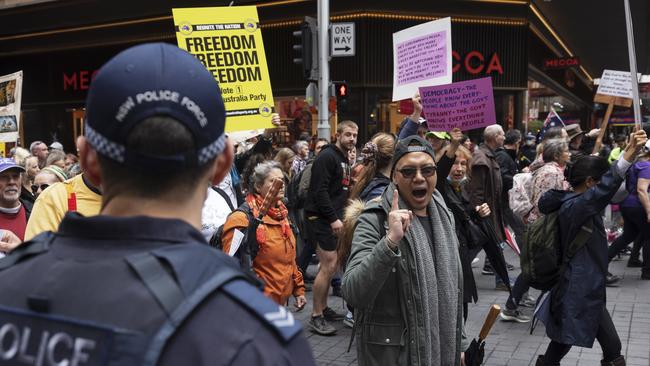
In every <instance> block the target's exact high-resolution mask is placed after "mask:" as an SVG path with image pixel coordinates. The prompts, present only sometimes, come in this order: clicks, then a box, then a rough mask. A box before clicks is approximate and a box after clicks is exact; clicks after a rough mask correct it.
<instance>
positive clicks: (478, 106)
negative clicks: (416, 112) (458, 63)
mask: <svg viewBox="0 0 650 366" xmlns="http://www.w3.org/2000/svg"><path fill="white" fill-rule="evenodd" d="M420 97H421V98H422V106H423V108H424V115H425V116H426V119H427V123H428V126H429V130H431V131H450V130H452V129H454V128H456V127H458V128H460V129H461V130H463V131H467V130H473V129H476V128H481V127H485V126H489V125H493V124H495V123H496V116H495V113H494V95H493V93H492V78H490V77H486V78H481V79H474V80H467V81H461V82H458V83H453V84H447V85H438V86H427V87H421V88H420Z"/></svg>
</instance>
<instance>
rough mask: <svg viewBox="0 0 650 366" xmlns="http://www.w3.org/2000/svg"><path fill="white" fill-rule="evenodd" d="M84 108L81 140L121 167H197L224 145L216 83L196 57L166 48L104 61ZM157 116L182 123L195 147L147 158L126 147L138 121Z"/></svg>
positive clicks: (144, 48) (152, 46)
mask: <svg viewBox="0 0 650 366" xmlns="http://www.w3.org/2000/svg"><path fill="white" fill-rule="evenodd" d="M86 109H87V112H86V124H85V136H86V139H87V140H88V142H89V143H90V145H91V146H92V147H93V148H94V149H95V150H96V151H97V152H98V153H99V154H100V155H102V156H105V157H107V158H109V159H111V160H114V161H116V162H118V163H121V164H125V165H130V166H137V167H151V168H159V167H165V168H168V169H169V168H176V167H183V166H190V165H203V164H205V163H207V162H209V161H210V160H212V159H213V158H214V157H216V156H217V155H218V154H220V153H221V152H222V151H223V150H224V148H225V145H226V136H225V135H224V126H225V118H226V112H225V107H224V104H223V100H222V99H221V90H220V88H219V85H218V83H217V82H216V80H215V79H214V77H213V76H212V74H210V72H208V70H207V69H206V68H205V67H204V66H203V64H202V63H201V62H200V61H199V60H198V59H196V58H195V57H194V56H192V55H190V54H189V53H187V52H185V51H183V50H181V49H180V48H178V47H176V46H173V45H170V44H166V43H147V44H142V45H138V46H134V47H131V48H128V49H126V50H125V51H122V52H120V53H119V54H118V55H116V56H115V57H113V58H112V59H111V60H109V61H108V62H107V63H106V64H105V65H104V66H102V67H101V69H100V70H99V72H98V73H97V76H96V77H95V79H94V80H93V82H92V84H91V86H90V90H89V92H88V97H87V99H86ZM161 115H164V116H169V117H171V118H173V119H175V120H177V121H179V122H180V123H182V124H183V125H184V126H185V127H186V128H187V129H188V130H189V131H190V132H191V134H192V136H193V138H194V145H195V149H193V150H192V151H187V152H185V153H182V154H177V155H173V156H151V155H145V154H142V153H139V152H137V151H132V150H129V149H128V148H127V147H126V143H127V139H128V137H129V134H130V132H131V131H132V130H133V128H134V127H136V126H137V125H138V123H140V122H142V121H143V120H145V119H147V118H149V117H153V116H161Z"/></svg>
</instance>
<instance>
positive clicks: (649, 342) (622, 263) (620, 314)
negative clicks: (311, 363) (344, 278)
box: [291, 251, 650, 366]
mask: <svg viewBox="0 0 650 366" xmlns="http://www.w3.org/2000/svg"><path fill="white" fill-rule="evenodd" d="M506 257H507V258H508V261H509V262H510V263H512V264H514V265H516V266H517V267H519V266H518V262H519V261H518V258H517V257H516V256H515V255H514V254H512V252H511V251H508V253H506ZM627 258H628V257H627V256H623V257H622V259H621V260H618V261H614V262H612V263H611V264H610V267H609V270H610V272H612V273H613V274H616V275H618V276H620V277H622V279H621V281H620V282H619V286H618V287H609V288H608V289H607V308H608V309H609V311H610V313H611V314H612V319H613V320H614V324H615V325H616V329H617V331H618V334H619V336H620V337H621V343H622V344H623V351H622V353H623V355H624V356H625V358H626V361H627V365H630V366H650V281H641V280H640V279H639V277H640V273H641V270H640V268H627V267H626V264H627ZM482 263H483V259H482V257H481V261H480V264H481V265H482ZM315 270H316V267H315V266H312V267H311V268H310V272H311V271H315ZM518 272H519V269H518V268H517V269H515V270H514V271H512V272H510V274H511V276H512V278H513V279H514V278H516V275H517V274H518ZM312 273H313V272H312ZM474 276H475V278H476V282H477V286H478V288H479V302H478V304H471V305H470V307H469V318H468V321H467V325H466V331H467V335H468V337H477V336H478V333H479V330H480V328H481V326H482V325H483V320H484V319H485V316H486V314H487V312H488V308H489V307H490V305H492V304H499V305H501V306H503V305H504V303H505V301H506V299H507V293H506V292H501V291H495V290H494V278H493V277H491V276H483V275H481V267H480V266H479V267H477V268H474ZM330 293H331V291H330ZM531 294H533V295H537V293H533V291H532V290H531ZM307 299H308V305H307V306H306V308H305V309H304V310H303V311H301V312H299V313H295V316H296V318H297V319H299V320H300V321H301V322H302V323H303V325H304V326H305V335H306V336H307V337H308V338H309V342H310V343H311V345H312V349H313V352H314V356H315V357H316V360H317V361H318V364H319V365H337V366H338V365H341V366H343V365H356V364H357V362H356V348H355V345H354V344H353V345H352V349H351V351H350V352H349V353H348V352H347V348H348V344H349V342H350V334H351V329H349V328H347V327H345V326H344V325H343V323H342V322H336V323H334V326H335V327H336V328H337V329H338V332H337V334H336V335H335V336H330V337H323V336H319V335H316V334H314V333H311V332H310V331H309V328H308V326H307V322H308V321H309V315H310V314H311V305H312V302H311V292H308V293H307ZM291 301H292V303H291V306H293V300H291ZM329 306H330V307H332V308H333V309H335V310H336V311H338V312H344V310H343V309H344V306H343V301H342V299H341V298H339V297H333V296H330V298H329ZM524 309H525V308H524ZM525 310H529V309H525ZM526 313H527V314H530V313H531V311H527V312H526ZM529 332H530V323H527V324H520V323H510V322H503V321H501V320H497V322H496V323H495V325H494V327H493V328H492V332H491V333H490V336H489V337H488V339H487V342H486V347H485V363H484V365H492V366H506V365H515V366H519V365H522V366H523V365H526V366H529V365H534V364H535V359H536V358H537V355H538V354H541V353H543V352H544V351H545V350H546V346H547V345H548V342H549V340H548V338H546V336H545V332H544V325H543V324H541V323H538V325H537V327H536V328H535V331H534V332H533V334H532V335H531V334H529ZM601 356H602V355H601V350H600V346H599V345H598V342H597V341H596V342H595V343H594V347H593V348H591V349H588V348H579V347H574V348H573V349H572V350H571V352H569V354H568V355H567V356H566V357H565V358H564V360H563V361H562V365H563V366H564V365H571V366H576V365H577V366H598V365H600V359H601Z"/></svg>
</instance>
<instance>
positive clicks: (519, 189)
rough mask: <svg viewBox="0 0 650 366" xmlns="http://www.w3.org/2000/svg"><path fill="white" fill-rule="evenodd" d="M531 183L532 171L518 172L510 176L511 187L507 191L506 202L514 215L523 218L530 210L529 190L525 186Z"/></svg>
mask: <svg viewBox="0 0 650 366" xmlns="http://www.w3.org/2000/svg"><path fill="white" fill-rule="evenodd" d="M532 183H533V173H519V174H515V175H514V177H512V188H511V189H510V190H509V191H508V204H509V206H510V209H511V210H512V212H514V214H515V215H517V216H518V217H520V218H521V219H524V218H525V217H526V216H527V215H528V214H529V213H530V212H531V211H532V210H533V203H532V202H531V200H530V192H529V191H528V188H527V187H530V185H531V184H532Z"/></svg>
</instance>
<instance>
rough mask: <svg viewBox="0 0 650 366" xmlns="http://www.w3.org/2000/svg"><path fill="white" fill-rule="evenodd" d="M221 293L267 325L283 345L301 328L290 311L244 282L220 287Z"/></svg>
mask: <svg viewBox="0 0 650 366" xmlns="http://www.w3.org/2000/svg"><path fill="white" fill-rule="evenodd" d="M222 291H224V292H225V293H227V294H228V295H230V296H231V297H232V298H234V299H235V300H236V301H237V302H239V303H240V304H241V305H242V306H244V307H246V308H248V309H249V310H250V311H251V312H252V313H253V314H255V315H256V316H257V317H258V318H259V319H261V320H262V321H263V322H264V323H266V324H268V326H269V327H270V328H271V329H273V330H274V332H275V333H276V334H277V335H278V336H280V338H281V339H282V340H283V341H284V342H285V343H286V342H289V341H290V340H291V339H293V338H294V337H295V336H296V335H298V333H300V331H301V330H302V326H301V325H300V323H299V322H298V321H297V320H295V319H294V317H293V314H291V312H290V311H288V310H287V309H286V308H285V307H284V306H280V305H278V304H276V303H275V302H273V301H272V300H271V299H269V298H267V297H266V296H264V295H263V294H262V293H260V291H259V290H258V289H257V288H255V287H254V286H252V285H251V284H249V283H247V282H245V281H231V282H230V283H228V284H226V285H225V286H223V287H222Z"/></svg>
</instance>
